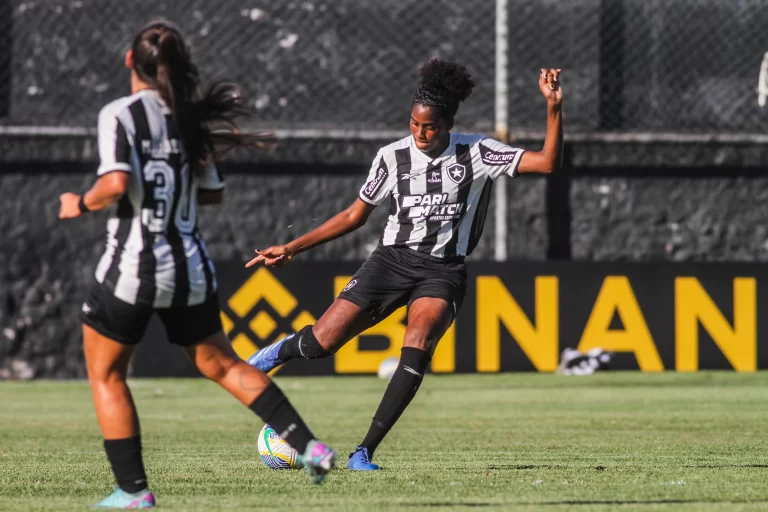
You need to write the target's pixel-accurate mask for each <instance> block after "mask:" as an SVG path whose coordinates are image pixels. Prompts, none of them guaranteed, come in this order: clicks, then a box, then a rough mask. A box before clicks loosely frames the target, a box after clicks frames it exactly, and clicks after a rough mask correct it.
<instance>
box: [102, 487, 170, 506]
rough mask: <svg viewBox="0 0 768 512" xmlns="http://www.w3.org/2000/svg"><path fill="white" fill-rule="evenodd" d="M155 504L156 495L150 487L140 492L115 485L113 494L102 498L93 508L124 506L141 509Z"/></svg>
mask: <svg viewBox="0 0 768 512" xmlns="http://www.w3.org/2000/svg"><path fill="white" fill-rule="evenodd" d="M154 506H155V497H154V496H153V495H152V492H151V491H150V490H149V489H145V490H143V491H139V492H134V493H130V492H125V491H124V490H122V489H121V488H119V487H115V490H114V491H112V494H110V495H109V496H107V497H106V498H104V499H103V500H101V501H100V502H99V503H97V504H96V505H94V506H93V508H123V509H139V508H152V507H154Z"/></svg>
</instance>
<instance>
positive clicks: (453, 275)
mask: <svg viewBox="0 0 768 512" xmlns="http://www.w3.org/2000/svg"><path fill="white" fill-rule="evenodd" d="M466 293H467V265H466V263H464V261H463V259H460V260H442V259H440V258H436V257H434V256H430V255H428V254H424V253H420V252H417V251H415V250H413V249H408V248H407V247H392V246H383V245H380V246H378V247H377V248H376V250H375V251H373V254H371V257H370V258H368V260H367V261H366V262H365V263H363V266H362V267H360V269H359V270H358V271H357V273H356V274H355V275H354V276H353V277H352V279H351V280H350V281H349V284H347V286H346V288H344V290H343V291H342V292H341V293H340V294H339V298H340V299H344V300H348V301H349V302H351V303H353V304H355V305H357V306H360V307H361V308H363V309H364V310H365V311H366V312H367V313H368V314H369V315H370V317H371V319H372V320H373V321H374V322H378V321H380V320H383V319H384V318H386V317H388V316H389V315H391V314H392V313H394V312H395V310H397V309H399V308H401V307H403V306H410V305H411V304H412V303H413V301H415V300H416V299H420V298H422V297H435V298H438V299H445V301H446V302H448V303H449V304H451V305H452V306H453V314H454V317H455V316H456V313H458V312H459V309H460V308H461V304H462V302H463V301H464V295H465V294H466Z"/></svg>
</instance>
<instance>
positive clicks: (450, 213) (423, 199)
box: [402, 194, 464, 220]
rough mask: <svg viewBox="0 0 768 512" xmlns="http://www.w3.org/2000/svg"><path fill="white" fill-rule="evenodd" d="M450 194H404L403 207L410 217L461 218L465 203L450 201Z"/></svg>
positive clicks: (431, 218) (430, 218) (432, 218)
mask: <svg viewBox="0 0 768 512" xmlns="http://www.w3.org/2000/svg"><path fill="white" fill-rule="evenodd" d="M448 201H449V199H448V194H418V195H412V196H403V206H402V208H403V209H406V208H407V209H408V218H409V219H421V218H426V219H428V220H459V219H460V218H461V212H462V211H463V210H464V203H449V202H448Z"/></svg>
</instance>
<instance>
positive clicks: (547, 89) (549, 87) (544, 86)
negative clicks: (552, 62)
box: [539, 68, 563, 105]
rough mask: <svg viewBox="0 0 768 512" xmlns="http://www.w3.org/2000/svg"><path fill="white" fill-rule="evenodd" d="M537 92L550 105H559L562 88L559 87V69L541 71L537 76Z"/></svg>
mask: <svg viewBox="0 0 768 512" xmlns="http://www.w3.org/2000/svg"><path fill="white" fill-rule="evenodd" d="M539 90H540V91H541V94H542V95H543V96H544V97H545V98H546V99H547V101H548V102H549V103H550V104H552V105H560V104H561V103H562V102H563V88H562V87H560V70H559V69H544V68H542V69H541V73H540V74H539Z"/></svg>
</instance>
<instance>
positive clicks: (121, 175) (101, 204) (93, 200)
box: [59, 171, 131, 219]
mask: <svg viewBox="0 0 768 512" xmlns="http://www.w3.org/2000/svg"><path fill="white" fill-rule="evenodd" d="M130 177H131V175H130V174H128V173H126V172H121V171H115V172H110V173H107V174H104V175H103V176H101V177H100V178H99V179H98V180H97V181H96V183H95V184H94V185H93V187H91V189H90V190H89V191H88V192H86V193H85V194H83V195H82V196H80V195H78V194H73V193H72V192H65V193H64V194H61V196H59V201H60V202H61V206H60V208H59V218H60V219H74V218H76V217H79V216H80V215H82V214H83V213H85V212H89V211H98V210H103V209H104V208H107V207H108V206H111V205H113V204H114V203H116V202H117V201H118V200H119V199H120V198H121V197H122V196H123V194H125V191H126V190H127V189H128V179H129V178H130Z"/></svg>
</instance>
